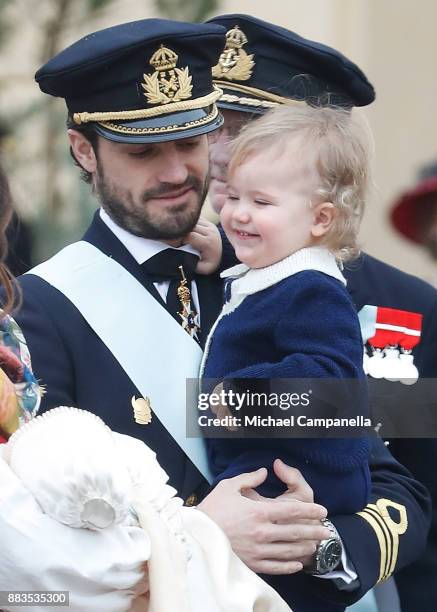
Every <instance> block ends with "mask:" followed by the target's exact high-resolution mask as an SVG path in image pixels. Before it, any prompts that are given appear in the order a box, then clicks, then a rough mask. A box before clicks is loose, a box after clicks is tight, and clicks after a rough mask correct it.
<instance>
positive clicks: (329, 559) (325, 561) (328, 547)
mask: <svg viewBox="0 0 437 612" xmlns="http://www.w3.org/2000/svg"><path fill="white" fill-rule="evenodd" d="M340 559H341V544H340V542H339V541H338V540H336V539H334V538H332V539H331V540H328V541H327V542H326V544H325V546H324V547H323V551H322V553H321V555H320V565H321V566H322V567H321V569H323V570H324V571H325V572H330V571H332V570H334V569H335V568H336V567H337V565H338V564H339V562H340Z"/></svg>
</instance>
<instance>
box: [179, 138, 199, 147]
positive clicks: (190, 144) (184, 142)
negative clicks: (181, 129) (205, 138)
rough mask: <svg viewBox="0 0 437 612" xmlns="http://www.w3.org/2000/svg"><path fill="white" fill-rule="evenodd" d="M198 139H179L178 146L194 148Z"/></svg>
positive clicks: (197, 143)
mask: <svg viewBox="0 0 437 612" xmlns="http://www.w3.org/2000/svg"><path fill="white" fill-rule="evenodd" d="M199 142H200V140H198V139H197V138H196V140H181V141H180V143H179V147H180V148H181V149H188V150H189V149H195V148H196V147H197V146H198V145H199Z"/></svg>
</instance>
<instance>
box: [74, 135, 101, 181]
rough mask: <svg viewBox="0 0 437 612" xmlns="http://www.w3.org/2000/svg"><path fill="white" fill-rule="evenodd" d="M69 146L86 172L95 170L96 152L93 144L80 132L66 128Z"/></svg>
mask: <svg viewBox="0 0 437 612" xmlns="http://www.w3.org/2000/svg"><path fill="white" fill-rule="evenodd" d="M67 134H68V138H69V140H70V145H71V148H72V149H73V153H74V156H75V158H76V159H77V161H78V162H79V163H80V165H81V166H82V168H84V169H85V170H87V171H88V172H91V173H92V172H95V171H96V167H97V159H96V154H95V152H94V149H93V146H92V144H91V143H90V141H89V140H88V138H86V137H85V136H84V135H83V134H81V132H77V131H76V130H67Z"/></svg>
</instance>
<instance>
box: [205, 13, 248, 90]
mask: <svg viewBox="0 0 437 612" xmlns="http://www.w3.org/2000/svg"><path fill="white" fill-rule="evenodd" d="M246 43H247V36H246V34H245V33H244V32H243V31H242V30H240V28H239V27H238V26H237V25H236V26H235V27H234V28H232V29H231V30H228V32H226V47H225V49H224V51H223V53H222V54H221V55H220V59H219V61H218V64H217V65H216V66H214V68H213V69H212V76H213V77H214V78H215V79H220V78H222V79H227V80H228V81H234V80H236V81H247V80H248V79H250V77H251V76H252V69H253V67H254V66H255V62H254V61H253V54H251V55H248V54H247V53H246V51H245V50H244V49H243V46H244V45H245V44H246Z"/></svg>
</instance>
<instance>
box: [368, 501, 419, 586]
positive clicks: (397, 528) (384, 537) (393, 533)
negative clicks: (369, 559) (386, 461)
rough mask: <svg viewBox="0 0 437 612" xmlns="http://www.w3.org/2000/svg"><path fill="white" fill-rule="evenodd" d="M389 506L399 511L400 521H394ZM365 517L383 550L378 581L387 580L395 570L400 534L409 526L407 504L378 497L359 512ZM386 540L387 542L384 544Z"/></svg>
mask: <svg viewBox="0 0 437 612" xmlns="http://www.w3.org/2000/svg"><path fill="white" fill-rule="evenodd" d="M388 508H393V509H394V510H396V511H397V512H398V513H399V522H398V523H397V522H396V521H394V520H393V519H392V518H391V516H390V514H389V512H388ZM357 514H358V515H359V516H361V517H362V518H364V519H365V520H366V521H367V522H368V523H369V524H370V525H371V526H372V528H373V530H374V531H375V534H376V537H377V539H378V543H379V546H380V550H381V564H380V575H379V579H378V582H380V581H381V580H386V579H387V578H388V577H389V576H391V574H392V573H393V572H394V570H395V567H396V562H397V560H398V554H399V536H400V535H402V534H404V533H405V532H406V530H407V528H408V517H407V511H406V509H405V506H403V505H402V504H398V503H396V502H393V501H391V500H389V499H384V498H381V499H378V500H377V502H376V503H375V504H368V505H367V506H366V507H365V508H364V510H362V511H361V512H358V513H357ZM384 541H385V544H384Z"/></svg>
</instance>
